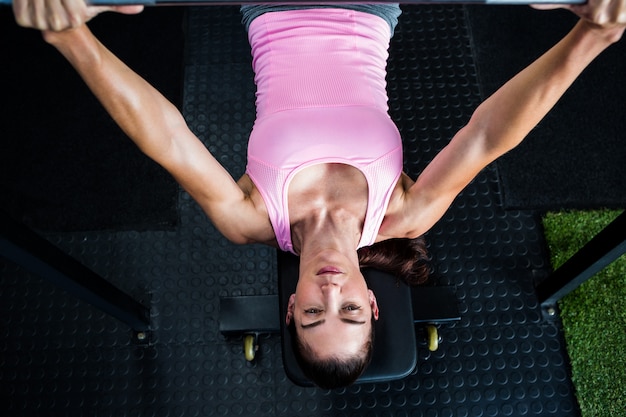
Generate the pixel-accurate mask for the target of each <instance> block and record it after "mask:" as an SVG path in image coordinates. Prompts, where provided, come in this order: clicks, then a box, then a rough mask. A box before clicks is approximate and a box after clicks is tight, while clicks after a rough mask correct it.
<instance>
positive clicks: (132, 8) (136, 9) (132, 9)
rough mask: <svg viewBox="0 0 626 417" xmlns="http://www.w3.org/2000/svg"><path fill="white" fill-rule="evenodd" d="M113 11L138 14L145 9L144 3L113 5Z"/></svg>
mask: <svg viewBox="0 0 626 417" xmlns="http://www.w3.org/2000/svg"><path fill="white" fill-rule="evenodd" d="M112 9H113V11H115V12H117V13H123V14H137V13H141V12H142V11H143V5H141V4H136V5H128V6H113V7H112Z"/></svg>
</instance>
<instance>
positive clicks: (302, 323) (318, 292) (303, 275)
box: [286, 252, 378, 359]
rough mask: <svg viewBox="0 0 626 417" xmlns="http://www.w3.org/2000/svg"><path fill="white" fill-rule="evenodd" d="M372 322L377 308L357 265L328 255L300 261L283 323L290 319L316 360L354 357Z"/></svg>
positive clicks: (372, 294) (322, 254)
mask: <svg viewBox="0 0 626 417" xmlns="http://www.w3.org/2000/svg"><path fill="white" fill-rule="evenodd" d="M372 317H374V319H376V320H377V319H378V305H377V304H376V297H374V293H373V292H372V291H371V290H369V289H368V288H367V284H366V282H365V278H364V277H363V274H362V273H361V271H360V269H359V266H358V260H356V262H354V260H353V259H348V258H346V257H344V256H342V255H341V254H337V253H332V252H330V253H329V252H327V253H320V254H318V255H317V256H316V257H315V259H310V260H302V259H301V262H300V278H299V280H298V285H297V287H296V293H295V294H292V295H291V297H290V299H289V305H288V312H287V317H286V322H287V324H289V323H290V322H291V320H294V324H295V327H296V332H298V335H299V337H300V339H301V340H302V341H303V342H304V343H306V344H308V345H309V346H311V348H312V349H313V351H314V352H315V354H316V355H317V356H318V357H319V358H320V359H324V358H325V357H327V356H330V355H333V356H340V357H347V356H353V355H354V354H356V353H357V352H359V351H360V350H361V348H362V347H363V344H364V342H365V340H366V339H367V337H368V336H369V334H370V329H371V319H372Z"/></svg>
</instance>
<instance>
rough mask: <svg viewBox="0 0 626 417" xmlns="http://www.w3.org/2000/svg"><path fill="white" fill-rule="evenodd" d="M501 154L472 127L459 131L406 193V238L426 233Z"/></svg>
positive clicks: (471, 124)
mask: <svg viewBox="0 0 626 417" xmlns="http://www.w3.org/2000/svg"><path fill="white" fill-rule="evenodd" d="M504 152H505V151H504V150H501V149H495V148H492V147H490V146H489V144H488V142H487V140H486V138H485V134H484V132H483V131H482V130H481V129H480V128H479V127H478V126H476V125H475V124H473V123H471V122H470V124H468V125H467V126H466V127H464V128H463V129H461V130H460V131H459V132H458V133H457V134H456V135H455V136H454V138H453V139H452V140H451V141H450V143H449V144H448V145H447V146H446V147H445V148H443V149H442V150H441V151H440V152H439V153H438V154H437V156H436V157H435V158H434V159H433V160H432V161H431V162H430V163H429V164H428V165H427V167H426V168H425V169H424V171H423V172H422V173H421V174H420V175H419V177H418V178H417V180H416V181H415V183H414V184H413V185H412V186H411V187H410V188H409V189H408V191H407V192H406V194H405V210H404V212H405V214H404V217H405V219H407V222H406V229H407V230H408V231H407V235H409V236H410V237H416V236H419V235H422V234H423V233H425V232H426V231H428V230H429V229H430V228H431V227H432V226H433V225H434V224H435V223H436V222H437V221H438V220H439V219H440V218H441V217H442V216H443V215H444V214H445V212H446V211H447V210H448V208H449V207H450V205H451V204H452V202H453V201H454V199H455V198H456V196H457V195H458V194H459V193H460V192H461V191H462V190H463V189H464V188H465V187H466V186H467V185H468V184H469V183H470V182H471V181H472V180H473V179H474V178H475V177H476V176H477V175H478V173H480V171H481V170H482V169H484V168H485V167H486V166H487V165H489V164H490V163H491V162H493V161H494V160H495V159H496V158H497V157H498V156H500V155H501V154H502V153H504Z"/></svg>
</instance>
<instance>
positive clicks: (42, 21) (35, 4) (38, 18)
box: [29, 0, 48, 30]
mask: <svg viewBox="0 0 626 417" xmlns="http://www.w3.org/2000/svg"><path fill="white" fill-rule="evenodd" d="M30 4H31V9H30V11H29V13H30V19H31V22H30V23H31V25H32V27H34V28H35V29H39V30H45V29H47V26H48V22H47V19H46V2H45V0H33V1H32V2H31V3H30Z"/></svg>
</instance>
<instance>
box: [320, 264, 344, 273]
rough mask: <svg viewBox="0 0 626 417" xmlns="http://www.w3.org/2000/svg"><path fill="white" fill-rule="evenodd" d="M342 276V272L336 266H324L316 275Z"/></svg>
mask: <svg viewBox="0 0 626 417" xmlns="http://www.w3.org/2000/svg"><path fill="white" fill-rule="evenodd" d="M338 274H343V271H342V270H340V269H339V268H337V267H336V266H325V267H324V268H322V269H320V270H319V271H318V272H317V275H338Z"/></svg>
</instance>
